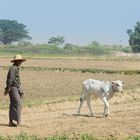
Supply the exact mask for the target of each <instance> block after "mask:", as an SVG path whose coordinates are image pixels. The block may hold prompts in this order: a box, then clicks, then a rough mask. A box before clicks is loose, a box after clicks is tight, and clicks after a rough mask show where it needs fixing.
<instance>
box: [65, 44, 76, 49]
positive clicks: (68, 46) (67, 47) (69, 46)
mask: <svg viewBox="0 0 140 140" xmlns="http://www.w3.org/2000/svg"><path fill="white" fill-rule="evenodd" d="M74 47H75V45H73V44H70V43H66V44H65V46H64V49H67V50H72V49H73V48H74Z"/></svg>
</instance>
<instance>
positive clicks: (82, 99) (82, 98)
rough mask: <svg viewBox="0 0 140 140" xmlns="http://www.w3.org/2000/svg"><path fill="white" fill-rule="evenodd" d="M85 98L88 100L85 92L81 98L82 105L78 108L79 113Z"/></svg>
mask: <svg viewBox="0 0 140 140" xmlns="http://www.w3.org/2000/svg"><path fill="white" fill-rule="evenodd" d="M85 100H86V96H85V94H83V96H82V97H81V98H80V105H79V109H78V115H79V114H80V111H81V108H82V105H83V103H84V101H85Z"/></svg>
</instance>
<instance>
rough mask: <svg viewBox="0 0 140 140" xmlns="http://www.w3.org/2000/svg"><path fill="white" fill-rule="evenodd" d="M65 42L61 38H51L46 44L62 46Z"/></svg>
mask: <svg viewBox="0 0 140 140" xmlns="http://www.w3.org/2000/svg"><path fill="white" fill-rule="evenodd" d="M64 42H65V39H64V37H63V36H57V37H51V38H50V39H49V41H48V44H52V45H58V46H59V45H62V44H63V43H64Z"/></svg>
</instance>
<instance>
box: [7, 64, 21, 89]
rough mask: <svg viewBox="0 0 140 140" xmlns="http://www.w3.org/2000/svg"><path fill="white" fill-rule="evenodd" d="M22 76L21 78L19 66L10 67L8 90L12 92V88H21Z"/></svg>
mask: <svg viewBox="0 0 140 140" xmlns="http://www.w3.org/2000/svg"><path fill="white" fill-rule="evenodd" d="M20 84H21V82H20V76H19V67H18V66H17V65H13V66H11V67H10V69H9V71H8V74H7V80H6V88H5V89H6V90H10V87H11V86H15V87H17V88H20Z"/></svg>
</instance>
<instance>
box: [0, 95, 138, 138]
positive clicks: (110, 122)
mask: <svg viewBox="0 0 140 140" xmlns="http://www.w3.org/2000/svg"><path fill="white" fill-rule="evenodd" d="M93 105H94V111H95V112H96V118H94V117H90V113H89V110H88V108H87V104H86V103H85V104H84V105H83V108H82V110H81V115H80V116H77V115H76V112H77V109H78V106H79V103H78V102H77V101H65V102H63V103H56V104H49V105H40V106H36V107H35V106H34V107H24V108H23V111H22V126H21V127H17V128H11V127H8V125H7V124H8V110H0V135H2V136H7V135H17V134H20V133H21V132H25V133H28V134H29V135H32V134H33V135H37V136H41V137H47V136H54V135H63V134H65V135H68V136H73V135H79V134H92V135H93V136H94V137H96V138H107V137H117V138H118V139H122V138H126V137H129V136H140V95H139V94H138V93H137V94H134V95H133V96H130V95H123V96H115V97H113V98H112V99H111V100H110V112H111V114H110V116H109V117H106V118H102V112H103V103H102V102H101V100H100V99H97V100H94V102H93V101H92V106H93Z"/></svg>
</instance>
